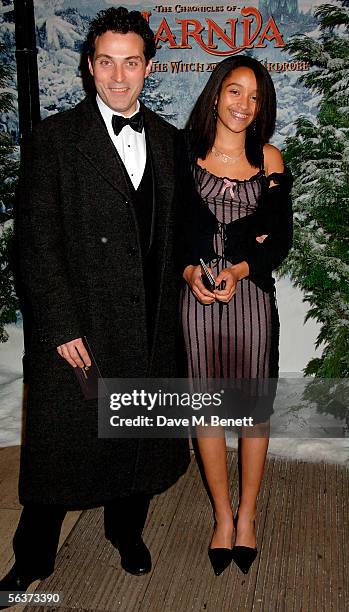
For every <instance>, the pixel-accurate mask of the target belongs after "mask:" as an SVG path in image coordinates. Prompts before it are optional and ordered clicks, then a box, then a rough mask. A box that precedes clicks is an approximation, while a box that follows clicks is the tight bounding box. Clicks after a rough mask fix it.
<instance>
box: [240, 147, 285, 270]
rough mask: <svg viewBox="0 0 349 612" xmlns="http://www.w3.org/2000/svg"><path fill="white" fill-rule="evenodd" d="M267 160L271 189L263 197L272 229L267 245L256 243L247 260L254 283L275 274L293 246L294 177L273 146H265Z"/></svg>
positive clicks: (264, 242)
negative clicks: (292, 190)
mask: <svg viewBox="0 0 349 612" xmlns="http://www.w3.org/2000/svg"><path fill="white" fill-rule="evenodd" d="M264 159H265V170H266V176H267V181H268V187H266V188H265V190H264V193H263V195H262V197H263V202H262V204H263V211H264V213H263V214H265V215H266V216H267V219H268V224H267V225H268V226H269V229H268V235H267V237H266V238H265V239H264V240H263V242H258V241H256V242H255V243H254V244H253V246H251V248H250V249H249V253H248V255H247V257H246V261H247V263H248V265H249V270H250V274H249V277H250V278H251V280H253V278H257V277H260V276H263V275H265V274H271V273H272V271H273V270H275V269H276V268H277V267H278V266H279V265H280V264H281V263H282V262H283V260H284V259H285V258H286V256H287V254H288V252H289V250H290V248H291V246H292V235H293V224H292V203H291V198H290V192H291V188H292V175H291V173H290V171H289V170H288V169H287V168H285V166H284V162H283V159H282V155H281V153H280V151H279V150H278V149H277V148H276V147H274V146H273V145H269V144H268V145H265V147H264Z"/></svg>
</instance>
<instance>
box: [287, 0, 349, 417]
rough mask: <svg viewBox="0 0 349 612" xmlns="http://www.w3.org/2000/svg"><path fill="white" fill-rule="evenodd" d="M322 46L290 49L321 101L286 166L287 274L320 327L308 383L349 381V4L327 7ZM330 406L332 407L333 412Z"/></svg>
mask: <svg viewBox="0 0 349 612" xmlns="http://www.w3.org/2000/svg"><path fill="white" fill-rule="evenodd" d="M315 17H316V18H317V19H318V21H319V29H318V36H317V38H314V37H313V38H310V37H308V36H297V37H293V38H292V39H291V40H290V42H289V43H288V44H287V45H286V49H287V50H288V51H289V52H290V53H291V54H293V55H294V56H295V57H296V58H299V59H302V60H305V61H309V62H310V64H311V66H312V67H313V70H311V71H310V72H309V73H308V74H306V75H304V76H302V77H301V80H302V82H303V83H304V84H305V86H306V87H307V88H308V89H310V90H311V91H312V92H313V93H314V94H315V95H319V94H320V95H321V99H320V103H319V114H318V117H317V120H316V121H315V120H311V119H309V118H304V117H300V118H299V119H298V120H297V123H296V127H297V131H296V135H295V136H294V137H291V138H288V139H287V141H286V150H285V159H286V162H287V163H288V164H289V165H290V166H291V169H292V171H293V173H294V176H295V184H294V190H293V201H294V210H295V219H294V221H295V232H294V248H293V251H292V252H291V254H290V256H289V258H288V260H287V262H286V264H285V266H284V271H286V272H288V273H289V274H290V275H291V278H292V280H293V281H294V283H295V284H296V285H297V286H298V287H300V288H301V289H302V290H303V291H304V294H305V300H306V301H307V302H309V304H310V309H309V311H308V314H307V319H308V318H314V319H316V320H317V321H318V322H319V323H320V327H321V328H320V333H319V336H318V338H317V346H320V345H321V346H324V349H323V352H322V356H321V357H320V358H316V359H312V360H311V361H310V362H309V363H308V365H307V367H306V369H305V374H306V375H316V376H317V377H325V378H344V377H347V376H348V375H349V250H348V239H349V231H348V230H349V228H348V218H349V217H348V213H349V115H348V107H349V1H348V0H344V1H343V0H342V1H341V2H340V4H339V3H338V5H333V4H332V5H328V4H325V5H321V6H320V7H319V8H318V9H317V10H316V11H315ZM328 407H329V405H328V406H327V408H328Z"/></svg>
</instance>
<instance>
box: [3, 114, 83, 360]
mask: <svg viewBox="0 0 349 612" xmlns="http://www.w3.org/2000/svg"><path fill="white" fill-rule="evenodd" d="M45 123H46V122H45V121H44V122H43V123H42V124H40V125H39V126H37V128H36V129H35V130H34V132H33V135H32V138H31V142H30V143H29V145H28V150H27V154H26V155H25V161H24V162H23V163H22V165H21V171H20V181H19V188H18V194H17V204H16V216H15V238H16V250H17V269H18V275H19V279H18V280H19V283H20V286H21V291H22V292H23V299H24V306H25V310H26V309H27V308H28V309H29V313H30V317H31V319H32V322H33V330H34V331H33V334H35V335H33V340H34V341H39V342H41V343H44V344H46V345H47V346H48V347H51V348H52V347H57V346H59V345H61V344H64V343H65V342H68V341H70V340H74V339H75V338H79V337H81V330H80V327H79V321H78V317H77V313H76V307H75V303H74V299H73V296H72V290H71V286H70V279H69V273H68V262H67V254H66V252H65V240H64V229H63V220H62V215H61V212H60V197H59V174H58V156H57V154H56V152H55V144H54V142H53V141H52V139H51V138H50V132H49V130H48V129H47V126H46V125H45Z"/></svg>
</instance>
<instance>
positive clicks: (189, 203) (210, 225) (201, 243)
mask: <svg viewBox="0 0 349 612" xmlns="http://www.w3.org/2000/svg"><path fill="white" fill-rule="evenodd" d="M190 149H191V147H190V140H189V135H188V133H187V132H185V131H183V130H182V131H180V132H179V134H178V136H177V143H176V168H177V177H176V192H177V194H176V198H177V223H176V229H177V231H176V233H177V239H176V245H177V253H176V259H177V264H178V269H179V271H180V274H182V273H183V270H184V269H185V268H186V267H187V266H189V265H194V266H197V265H199V263H200V258H202V259H203V260H204V261H206V260H207V261H209V260H210V259H213V258H214V257H216V254H215V252H214V250H213V234H214V231H215V229H216V219H215V217H214V216H213V215H212V213H210V211H209V209H208V208H206V207H205V206H203V205H202V201H201V198H200V197H199V196H198V194H197V192H196V189H195V185H194V181H193V176H192V163H193V159H192V157H191V153H190Z"/></svg>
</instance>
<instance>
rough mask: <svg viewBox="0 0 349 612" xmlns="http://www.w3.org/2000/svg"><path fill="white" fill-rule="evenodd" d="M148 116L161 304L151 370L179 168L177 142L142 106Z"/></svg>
mask: <svg viewBox="0 0 349 612" xmlns="http://www.w3.org/2000/svg"><path fill="white" fill-rule="evenodd" d="M141 108H142V111H143V113H144V119H145V126H146V130H147V144H148V146H149V149H150V151H148V154H150V155H151V160H152V173H153V194H154V195H153V197H154V198H155V205H154V209H155V210H156V228H157V236H156V241H157V259H158V261H157V264H158V265H157V283H158V296H157V297H158V300H157V309H156V316H155V325H154V335H153V345H152V348H151V351H150V360H149V370H151V366H152V360H153V357H154V349H155V346H156V342H157V339H156V338H157V332H158V331H159V330H158V327H159V325H158V322H159V316H160V309H161V298H162V291H163V287H164V282H165V279H164V272H165V267H166V262H167V258H168V253H167V243H168V235H169V230H170V227H171V224H172V223H173V222H174V221H173V213H174V211H173V206H174V188H175V172H174V170H175V168H174V150H173V139H171V138H169V132H168V128H167V127H166V125H164V124H163V123H162V122H161V121H160V120H159V119H158V118H157V117H156V115H155V114H154V113H153V112H151V111H149V110H148V109H147V108H146V107H145V106H144V105H143V104H141Z"/></svg>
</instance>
